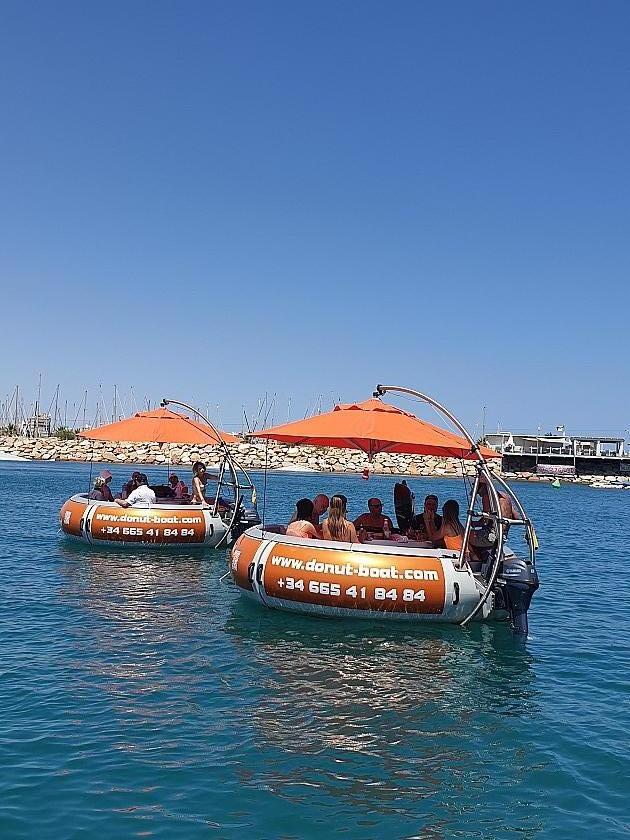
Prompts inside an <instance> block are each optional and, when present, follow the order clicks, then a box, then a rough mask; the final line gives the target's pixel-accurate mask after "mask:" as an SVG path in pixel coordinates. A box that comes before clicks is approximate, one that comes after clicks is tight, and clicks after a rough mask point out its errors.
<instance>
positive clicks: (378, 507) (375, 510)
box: [368, 498, 383, 516]
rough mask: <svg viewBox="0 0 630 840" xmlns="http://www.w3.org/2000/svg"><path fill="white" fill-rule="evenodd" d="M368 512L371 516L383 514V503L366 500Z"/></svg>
mask: <svg viewBox="0 0 630 840" xmlns="http://www.w3.org/2000/svg"><path fill="white" fill-rule="evenodd" d="M368 510H369V511H370V513H371V514H372V515H373V516H377V515H380V514H381V513H382V512H383V502H381V500H380V499H376V498H374V499H368Z"/></svg>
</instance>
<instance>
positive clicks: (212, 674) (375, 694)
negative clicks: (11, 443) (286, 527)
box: [0, 463, 630, 840]
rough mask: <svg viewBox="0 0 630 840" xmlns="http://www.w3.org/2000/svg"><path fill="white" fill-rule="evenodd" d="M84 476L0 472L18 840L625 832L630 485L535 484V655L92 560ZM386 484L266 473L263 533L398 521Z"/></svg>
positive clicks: (0, 584) (190, 561) (3, 773)
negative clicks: (323, 504)
mask: <svg viewBox="0 0 630 840" xmlns="http://www.w3.org/2000/svg"><path fill="white" fill-rule="evenodd" d="M113 471H114V472H115V477H114V487H115V488H117V487H119V486H120V484H121V483H122V478H123V476H125V477H126V476H127V474H128V472H129V469H128V468H127V469H125V470H122V469H120V468H114V469H113ZM153 478H154V479H161V476H160V475H159V474H158V473H157V471H156V472H154V473H153ZM87 479H88V468H86V467H85V466H84V465H73V464H8V463H4V464H0V488H1V492H2V498H3V516H2V530H1V534H2V536H1V537H0V563H1V574H0V604H1V609H0V721H1V726H0V837H2V838H21V837H37V838H40V840H48V838H60V837H92V836H98V837H99V838H102V840H109V838H121V837H135V836H142V837H168V838H180V837H181V838H194V837H217V838H243V837H246V838H252V840H257V838H287V840H288V838H329V837H340V838H347V840H355V838H383V837H387V838H392V840H394V838H427V840H429V838H430V840H438V838H452V837H461V838H470V837H482V838H503V837H506V838H508V837H520V838H523V837H525V838H529V837H531V838H546V837H550V838H551V837H553V838H572V839H573V840H579V838H589V840H592V838H594V837H605V838H616V837H619V838H621V837H623V838H627V837H628V834H629V832H630V813H629V811H630V806H629V797H628V793H627V790H628V778H629V777H630V760H629V758H628V730H629V729H630V704H629V696H630V681H629V679H628V654H629V647H630V643H629V641H628V639H629V632H630V627H629V622H628V606H629V603H630V584H629V576H628V572H627V570H628V566H629V563H630V552H629V550H628V535H627V526H628V512H629V510H630V492H625V493H624V492H614V491H597V490H592V489H589V488H581V487H563V488H562V489H561V490H554V489H553V488H551V487H550V486H548V485H535V486H534V485H523V484H521V485H519V486H518V490H519V491H520V493H521V495H522V498H523V499H524V501H525V503H526V505H527V507H528V509H529V511H530V514H531V515H532V517H533V518H534V520H535V521H536V524H537V529H538V533H539V537H540V542H541V550H540V552H539V571H540V575H541V579H542V587H541V589H540V590H539V592H538V593H537V595H536V596H535V599H534V604H533V608H532V610H531V612H530V638H529V639H528V640H527V642H526V643H524V644H523V643H518V642H516V641H515V640H514V639H513V638H512V636H511V634H510V632H509V630H508V628H507V627H506V626H504V625H498V624H497V625H477V626H475V627H473V628H471V629H470V630H468V631H462V630H461V629H459V628H455V627H446V626H445V627H433V628H430V627H422V626H415V627H410V626H409V625H408V624H404V625H396V624H386V625H382V624H378V623H371V622H366V623H363V622H360V623H357V622H351V621H347V622H346V621H344V622H341V621H340V622H337V621H327V620H322V619H315V618H307V617H299V616H293V615H284V614H282V613H276V612H271V611H266V610H264V609H263V608H262V607H258V606H256V605H253V604H251V605H250V604H248V603H246V602H244V601H243V600H242V599H241V598H240V597H239V595H238V594H237V591H236V590H235V589H234V588H233V587H232V586H231V585H230V584H229V582H227V581H223V582H222V581H221V578H222V576H223V575H224V574H225V571H226V554H225V553H224V552H214V553H212V552H208V553H206V554H205V555H202V556H201V557H199V556H193V555H189V556H181V555H180V556H174V555H167V554H155V553H146V552H144V553H141V552H137V553H122V552H116V551H113V550H107V551H99V550H92V549H90V548H87V547H85V548H77V547H74V546H72V545H69V544H67V543H65V542H64V541H63V540H61V539H60V537H59V534H58V531H57V513H58V509H59V507H60V505H61V503H62V502H63V501H64V499H65V498H66V497H67V496H68V495H70V494H71V493H73V492H76V491H77V490H84V489H85V487H86V485H87ZM256 481H257V484H258V487H259V497H260V499H262V478H261V477H260V476H258V477H256ZM393 481H394V479H370V481H369V483H367V482H364V481H361V480H360V479H358V478H356V477H347V476H346V477H334V476H312V475H304V476H302V475H273V476H271V477H270V478H269V483H268V492H267V506H266V507H267V510H266V513H267V519H268V521H270V520H272V519H280V520H282V519H286V517H287V515H288V513H289V511H290V508H291V503H292V501H294V500H295V499H296V498H299V497H300V496H302V495H309V496H312V495H314V494H315V493H316V492H317V491H320V490H323V491H335V490H337V491H340V492H345V493H346V495H348V496H349V498H350V500H351V502H350V507H351V512H352V513H353V514H354V515H356V514H358V513H359V512H360V511H361V510H362V508H363V504H364V502H365V499H366V497H367V496H368V495H372V494H377V495H381V496H382V498H383V499H384V500H385V501H386V506H387V507H388V508H389V509H390V512H391V492H392V486H393ZM411 485H412V489H414V490H415V492H416V495H417V497H418V498H421V497H423V496H424V494H425V492H428V491H429V490H430V489H432V490H434V491H435V492H437V493H438V494H439V496H440V501H441V502H442V501H444V500H445V499H446V498H448V497H449V496H451V495H454V496H455V497H458V498H460V499H461V498H462V488H461V484H460V483H458V482H453V481H447V480H442V481H440V480H437V481H433V482H431V481H429V480H424V479H417V480H413V481H412V482H411ZM260 507H261V508H262V504H261V505H260Z"/></svg>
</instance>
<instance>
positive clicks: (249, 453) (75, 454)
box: [0, 436, 500, 476]
mask: <svg viewBox="0 0 630 840" xmlns="http://www.w3.org/2000/svg"><path fill="white" fill-rule="evenodd" d="M228 448H229V449H230V451H231V453H232V455H233V456H234V457H235V458H236V460H237V461H238V462H239V463H240V464H241V465H242V466H243V467H244V468H245V469H248V470H260V469H264V467H265V465H267V467H268V468H269V469H272V470H282V469H285V470H296V471H297V470H300V469H304V470H313V471H315V472H339V473H343V472H349V473H360V472H361V471H362V470H363V469H364V468H365V467H366V466H368V461H367V457H366V455H365V453H363V452H359V451H356V450H352V449H330V448H323V447H319V446H288V445H285V444H281V443H274V442H269V444H266V443H265V442H264V441H259V440H255V441H254V440H243V441H242V442H241V443H237V444H231V445H230V446H229V447H228ZM0 452H5V453H6V454H7V455H16V456H19V457H21V458H29V459H33V460H37V461H90V460H93V461H97V462H100V463H112V464H116V463H119V464H172V465H173V466H176V465H182V464H183V465H189V464H192V463H193V462H194V461H198V460H201V461H205V463H206V464H207V465H208V466H210V467H212V466H217V465H218V463H219V460H220V450H219V449H218V448H217V447H216V446H183V445H177V444H159V443H124V442H120V443H106V442H104V441H91V440H83V439H81V438H77V439H75V440H61V439H59V438H55V437H50V438H37V439H34V438H24V437H1V436H0ZM499 464H500V462H499V461H496V462H495V468H497V467H498V466H499ZM370 470H371V472H373V473H374V474H381V475H386V474H392V475H426V476H458V475H461V473H462V462H461V461H459V460H458V459H456V458H446V459H445V458H434V457H430V456H419V455H394V454H390V453H380V454H379V455H376V456H375V457H374V460H373V461H372V463H371V465H370ZM464 470H465V471H466V472H467V473H468V474H471V473H472V472H473V471H474V465H473V463H472V462H466V463H465V464H464Z"/></svg>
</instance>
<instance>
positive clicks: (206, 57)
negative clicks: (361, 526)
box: [0, 0, 630, 433]
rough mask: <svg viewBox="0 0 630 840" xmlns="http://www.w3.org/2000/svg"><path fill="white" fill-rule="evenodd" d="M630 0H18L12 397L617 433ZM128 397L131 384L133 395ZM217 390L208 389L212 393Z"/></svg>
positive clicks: (7, 107)
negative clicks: (431, 400)
mask: <svg viewBox="0 0 630 840" xmlns="http://www.w3.org/2000/svg"><path fill="white" fill-rule="evenodd" d="M629 26H630V6H628V4H627V3H616V2H606V3H595V2H589V3H586V2H571V3H568V2H555V3H553V4H548V3H541V2H534V3H527V4H507V3H502V2H501V3H499V2H477V3H468V2H466V3H464V2H461V3H460V2H445V3H417V2H397V3H385V2H369V1H368V2H361V3H359V2H354V3H352V2H322V1H321V0H318V2H268V3H258V2H230V3H226V2H221V3H217V2H200V3H195V2H183V3H174V2H168V3H167V2H125V3H117V2H110V3H107V4H100V5H98V4H94V3H92V4H89V3H78V2H77V3H69V2H59V3H54V4H53V3H43V4H36V5H33V4H24V3H19V2H5V3H4V4H3V25H2V27H1V29H0V95H1V101H2V103H3V129H2V131H1V132H0V184H1V185H2V186H1V188H0V281H1V283H2V286H3V288H4V291H3V293H2V299H3V303H4V306H3V316H2V327H3V342H2V345H3V351H2V355H3V360H4V364H3V365H2V367H1V372H0V394H1V395H2V399H6V397H7V396H8V395H9V394H10V393H11V391H12V390H13V388H14V386H15V384H16V383H19V384H20V386H21V388H22V389H23V391H24V392H25V394H26V396H27V398H28V399H34V396H35V393H36V389H37V381H38V376H39V373H40V372H41V373H42V376H43V383H44V386H43V394H44V398H43V400H42V402H46V403H49V402H50V400H51V397H52V392H53V390H54V388H55V386H56V384H57V383H60V390H61V394H62V399H63V400H65V399H67V400H68V401H69V404H70V408H69V413H70V414H71V413H72V411H73V409H72V405H73V404H74V405H77V404H78V402H79V400H80V399H81V397H82V395H83V392H84V389H85V388H88V389H89V402H90V409H89V412H88V415H89V414H92V415H94V411H95V410H94V403H95V400H96V397H97V394H98V387H99V385H101V386H102V391H103V394H104V395H105V396H104V398H105V400H106V402H107V403H108V404H111V394H112V390H113V385H114V384H116V385H117V386H118V388H119V390H120V392H121V393H122V394H127V395H128V394H129V388H130V386H133V387H134V393H135V395H136V399H137V401H138V402H142V400H143V399H144V397H145V395H146V396H149V397H150V398H151V399H152V400H153V401H156V400H159V398H160V397H161V396H163V395H165V394H166V395H172V396H179V397H180V398H181V399H183V400H185V401H187V402H190V401H192V402H195V403H197V404H199V405H201V406H204V407H205V406H206V405H210V407H211V410H212V413H213V415H214V417H215V419H217V416H218V419H219V421H220V422H221V424H222V425H224V426H226V427H228V428H234V427H238V426H239V425H240V422H241V416H242V406H243V405H244V406H245V407H246V410H247V412H248V414H250V415H251V414H255V413H256V409H257V405H258V401H259V400H260V399H261V398H262V397H263V396H264V394H265V393H268V394H269V395H270V398H271V395H273V394H276V403H275V405H276V407H275V409H274V411H273V415H274V419H275V420H276V421H278V420H280V419H282V420H284V419H286V416H287V406H288V400H289V399H290V400H291V410H290V413H291V415H292V416H293V417H298V416H303V415H304V413H305V412H306V411H308V410H309V409H311V410H312V408H313V407H314V405H315V404H316V402H317V400H318V396H319V395H320V394H321V395H322V406H323V407H324V408H326V407H328V406H329V405H330V403H331V401H332V400H334V399H336V398H337V397H341V398H342V399H343V400H353V399H361V398H364V397H367V396H369V395H370V393H371V391H372V389H373V387H374V385H375V384H376V383H377V382H381V381H389V382H394V383H397V384H402V385H407V386H411V387H416V388H419V389H424V390H426V391H428V392H430V393H431V394H433V395H434V396H436V397H438V398H439V399H442V400H443V401H445V402H446V403H447V404H448V405H449V406H450V407H451V408H452V409H453V410H454V411H455V412H456V413H458V414H459V415H460V416H461V417H462V418H463V419H464V420H465V421H466V422H467V423H468V424H469V425H470V426H471V427H472V428H473V429H475V428H476V426H477V425H478V424H479V423H480V420H481V414H482V406H483V405H485V406H486V417H487V426H488V427H490V428H492V427H496V424H497V422H500V423H501V425H502V426H505V427H518V428H521V429H534V428H536V427H537V426H538V425H541V426H542V428H543V429H546V428H551V427H552V426H555V425H556V423H564V424H565V425H566V426H567V431H571V430H585V431H586V430H593V431H596V430H601V431H606V432H614V431H618V432H621V433H623V431H624V429H625V428H627V427H628V426H630V398H629V396H628V384H627V383H628V364H629V360H630V359H629V357H630V353H629V351H628V341H627V338H626V336H627V322H628V319H629V318H630V292H629V291H628V276H629V269H630V255H629V244H628V243H629V236H628V234H629V230H628V228H629V220H630V213H629V211H630V190H629V186H630V183H629V182H630V166H629V159H628V158H629V152H628V150H629V148H630V137H629V133H630V132H629V128H630V110H629V108H628V105H629V94H628V91H629V89H630V86H629V81H630V80H629V69H630V51H629V50H628V39H627V33H628V31H629ZM127 400H128V397H127ZM217 405H218V406H219V409H218V412H217V410H216V406H217Z"/></svg>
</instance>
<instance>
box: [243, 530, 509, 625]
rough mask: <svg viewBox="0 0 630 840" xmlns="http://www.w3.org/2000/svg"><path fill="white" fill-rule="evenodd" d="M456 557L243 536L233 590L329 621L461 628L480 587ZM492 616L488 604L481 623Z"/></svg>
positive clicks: (267, 535)
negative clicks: (365, 620) (436, 624)
mask: <svg viewBox="0 0 630 840" xmlns="http://www.w3.org/2000/svg"><path fill="white" fill-rule="evenodd" d="M457 563H458V554H457V552H454V551H448V550H442V549H423V548H405V547H404V544H398V545H392V546H376V545H365V544H360V543H357V544H351V543H340V542H332V541H327V540H303V539H298V538H294V537H287V536H282V535H279V534H273V533H270V532H269V531H265V532H264V533H263V531H262V529H261V528H259V527H255V528H250V529H249V530H247V531H245V533H243V534H242V535H241V536H240V537H239V539H238V540H237V541H236V543H235V544H234V547H233V548H232V552H231V564H230V568H231V572H232V578H233V580H234V583H235V584H236V585H237V586H238V587H239V589H240V590H241V592H243V593H244V594H245V595H247V596H248V597H250V598H252V599H253V600H255V601H258V602H259V603H261V604H263V605H264V606H266V607H269V608H272V609H279V610H288V611H290V612H297V613H307V614H309V615H319V616H326V617H333V618H369V619H375V618H376V619H385V620H392V619H394V620H402V621H432V622H447V623H453V624H459V623H460V622H461V621H462V620H463V619H464V618H466V616H468V615H469V614H470V613H471V612H472V610H473V609H474V607H475V606H476V605H477V604H478V603H479V600H480V598H481V594H482V592H483V587H482V585H481V584H479V583H478V582H477V580H476V579H475V577H474V575H473V573H472V572H471V570H470V569H469V568H468V567H465V568H463V569H459V568H457ZM479 618H480V619H484V618H493V619H498V618H507V613H506V612H504V611H503V610H502V611H500V612H493V611H492V598H490V599H489V600H488V602H487V604H484V608H483V610H482V611H481V612H480V615H479Z"/></svg>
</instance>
